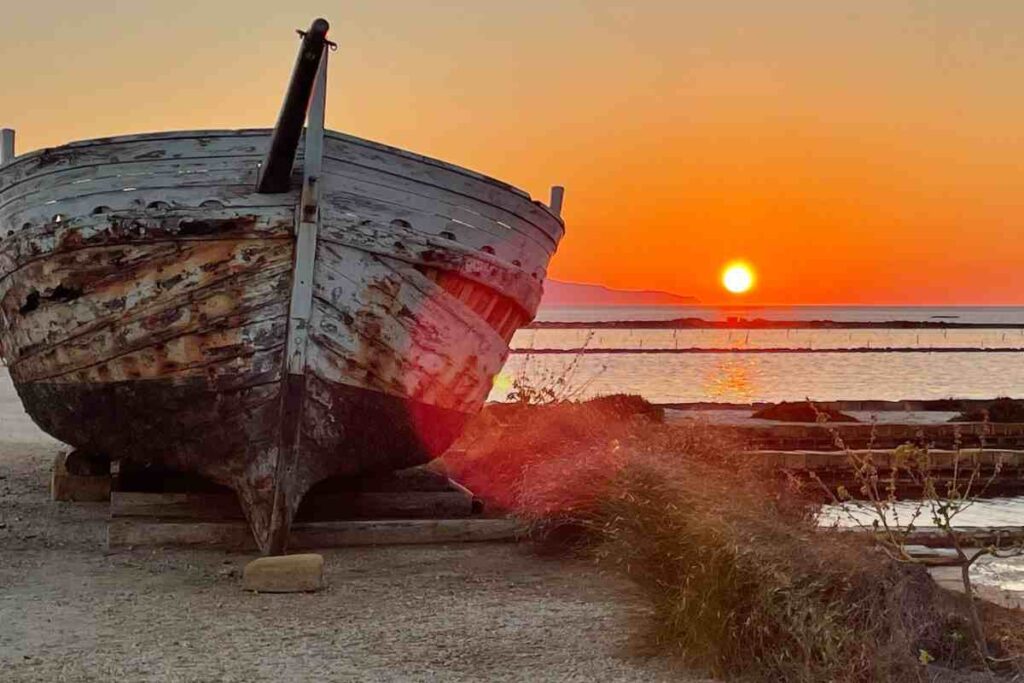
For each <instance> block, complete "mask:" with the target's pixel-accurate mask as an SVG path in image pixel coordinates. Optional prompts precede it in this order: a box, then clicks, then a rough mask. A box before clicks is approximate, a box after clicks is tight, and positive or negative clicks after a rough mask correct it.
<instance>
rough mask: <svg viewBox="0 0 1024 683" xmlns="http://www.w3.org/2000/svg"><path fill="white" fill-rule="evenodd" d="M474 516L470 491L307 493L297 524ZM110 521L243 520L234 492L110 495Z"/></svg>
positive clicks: (126, 493) (124, 493)
mask: <svg viewBox="0 0 1024 683" xmlns="http://www.w3.org/2000/svg"><path fill="white" fill-rule="evenodd" d="M475 513H476V510H474V499H473V495H472V494H471V493H469V492H468V491H465V490H464V489H463V490H456V491H437V492H434V491H428V492H415V491H411V492H408V493H373V492H357V491H349V492H344V493H311V494H310V495H309V496H308V497H307V498H306V500H304V501H303V503H302V505H301V506H300V507H299V512H298V515H297V517H296V521H309V522H317V521H325V520H337V519H421V518H432V519H445V518H457V517H469V516H471V515H473V514H475ZM110 516H111V517H113V518H126V517H151V518H156V519H164V520H179V519H180V520H186V519H191V520H206V521H226V520H243V519H245V516H244V515H243V513H242V508H241V506H240V505H239V504H238V498H237V497H236V496H235V494H234V493H136V492H130V491H114V492H113V493H112V494H110Z"/></svg>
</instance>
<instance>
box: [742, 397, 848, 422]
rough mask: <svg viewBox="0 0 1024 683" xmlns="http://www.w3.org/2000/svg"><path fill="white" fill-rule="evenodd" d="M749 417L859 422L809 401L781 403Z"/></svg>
mask: <svg viewBox="0 0 1024 683" xmlns="http://www.w3.org/2000/svg"><path fill="white" fill-rule="evenodd" d="M751 417H757V418H761V419H763V420H780V421H782V422H819V421H821V419H822V418H823V417H827V418H828V421H829V422H860V420H858V419H857V418H855V417H853V416H852V415H847V414H846V413H843V412H840V411H838V410H836V409H835V408H830V407H828V406H823V405H820V404H814V403H811V402H810V401H792V402H791V401H783V402H782V403H776V404H774V405H770V406H768V407H766V408H762V409H761V410H758V411H757V412H755V413H754V414H753V415H752V416H751Z"/></svg>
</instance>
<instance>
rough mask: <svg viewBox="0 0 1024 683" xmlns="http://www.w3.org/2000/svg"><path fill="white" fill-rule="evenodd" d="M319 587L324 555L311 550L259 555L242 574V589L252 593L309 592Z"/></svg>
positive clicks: (321, 583)
mask: <svg viewBox="0 0 1024 683" xmlns="http://www.w3.org/2000/svg"><path fill="white" fill-rule="evenodd" d="M323 586H324V558H323V556H322V555H316V554H313V553H308V554H303V555H278V556H276V557H260V558H258V559H255V560H253V561H252V562H250V563H249V564H247V565H245V570H244V571H243V573H242V588H244V589H245V590H247V591H253V592H256V593H311V592H313V591H318V590H320V589H321V588H323Z"/></svg>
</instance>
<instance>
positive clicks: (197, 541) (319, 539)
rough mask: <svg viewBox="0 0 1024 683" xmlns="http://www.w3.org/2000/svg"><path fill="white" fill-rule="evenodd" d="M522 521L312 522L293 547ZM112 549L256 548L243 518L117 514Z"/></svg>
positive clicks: (381, 540)
mask: <svg viewBox="0 0 1024 683" xmlns="http://www.w3.org/2000/svg"><path fill="white" fill-rule="evenodd" d="M522 536H523V526H522V524H521V523H520V522H518V521H516V520H513V519H438V520H433V519H431V520H427V519H414V520H380V521H344V522H310V523H306V524H296V525H294V526H293V527H292V531H291V537H290V542H289V545H290V547H292V548H305V549H313V548H336V547H343V546H361V545H409V544H424V543H472V542H483V541H513V540H517V539H518V538H520V537H522ZM107 545H108V547H109V548H111V549H113V548H125V547H141V546H182V545H184V546H215V547H218V548H225V549H230V550H252V549H255V547H256V544H255V543H254V542H253V539H252V534H251V532H250V531H249V527H248V525H247V524H245V523H244V522H192V521H190V522H181V521H171V522H160V521H150V520H145V519H112V520H110V524H109V526H108V527H107Z"/></svg>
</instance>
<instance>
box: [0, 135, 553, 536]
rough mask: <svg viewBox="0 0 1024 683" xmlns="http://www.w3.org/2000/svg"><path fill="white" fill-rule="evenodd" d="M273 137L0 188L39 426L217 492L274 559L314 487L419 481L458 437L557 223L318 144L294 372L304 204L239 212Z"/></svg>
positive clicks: (4, 253)
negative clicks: (319, 164)
mask: <svg viewBox="0 0 1024 683" xmlns="http://www.w3.org/2000/svg"><path fill="white" fill-rule="evenodd" d="M268 142H269V132H268V131H222V132H204V133H194V132H192V133H189V132H186V133H171V134H159V135H152V136H133V137H129V138H115V139H109V140H98V141H86V142H83V143H73V144H72V145H68V146H65V147H62V148H57V149H54V150H44V151H42V152H39V153H35V154H33V155H28V156H27V157H22V158H19V159H18V160H16V161H15V163H13V164H10V165H8V166H5V167H3V168H2V169H0V235H2V236H3V237H2V240H0V316H2V318H0V323H2V325H0V351H2V353H3V358H4V360H5V361H6V362H7V364H8V365H9V367H10V372H11V376H12V379H13V380H14V383H15V386H16V387H17V389H18V392H19V395H20V396H21V398H22V400H23V402H24V405H25V408H26V410H27V412H28V413H29V415H30V416H32V418H33V419H34V420H35V421H36V422H37V423H38V424H39V425H40V426H41V427H42V428H43V429H44V430H45V431H47V432H48V433H50V434H51V435H53V436H55V437H56V438H58V439H60V440H62V441H65V442H66V443H69V444H71V445H73V446H75V447H77V448H82V449H87V450H90V451H95V452H101V453H104V454H108V455H109V456H110V457H112V458H114V459H121V460H126V461H134V462H139V463H152V464H159V465H162V466H166V467H170V468H173V469H178V470H182V471H189V472H195V473H198V474H200V475H202V476H204V477H207V478H209V479H211V480H214V481H217V482H220V483H223V484H226V485H228V486H231V487H233V488H234V489H235V490H236V491H237V492H238V494H239V497H240V499H241V501H242V503H243V507H244V508H245V510H246V514H247V515H248V517H249V521H250V524H251V526H252V529H253V532H254V535H255V537H256V540H257V542H258V543H259V545H260V547H261V548H262V549H263V550H264V551H265V552H280V551H283V549H284V548H285V547H286V543H287V530H288V527H289V525H290V522H291V518H292V516H293V515H294V513H295V511H296V509H297V507H298V504H299V502H300V501H301V499H302V496H303V495H304V494H305V492H306V491H307V490H308V489H309V488H310V487H311V486H312V485H313V484H315V483H316V482H317V481H319V480H321V479H324V478H327V477H331V476H338V475H342V476H344V475H353V476H354V475H359V474H364V473H368V472H379V471H387V470H394V469H400V468H404V467H409V466H414V465H418V464H422V463H424V462H428V461H429V460H431V459H433V458H435V457H437V456H438V455H439V454H441V453H442V452H443V451H444V450H445V449H446V448H447V447H448V446H449V445H450V443H451V442H452V441H453V440H454V439H455V438H456V437H457V436H458V434H459V432H460V431H461V429H462V426H463V424H464V423H465V421H466V419H467V418H468V417H469V416H470V415H472V414H473V413H474V412H475V411H476V410H478V409H479V407H480V405H481V404H482V402H483V401H484V400H485V398H486V396H487V393H488V392H489V390H490V387H491V383H492V380H493V377H494V375H495V374H496V373H497V372H499V371H500V369H501V366H502V364H503V363H504V360H505V358H506V355H507V352H508V341H509V339H510V337H511V334H512V332H514V330H515V329H516V327H518V326H519V325H521V324H523V323H525V322H526V321H528V320H529V319H530V318H531V317H532V316H533V314H534V312H535V309H536V305H537V302H538V301H539V296H540V287H541V282H542V280H543V277H544V271H545V269H546V266H547V261H548V259H549V258H550V256H551V254H552V253H553V251H554V248H555V246H556V244H557V242H558V238H559V237H560V236H561V223H560V221H559V220H558V219H557V218H556V217H554V216H553V215H552V214H550V212H548V211H547V210H546V209H545V208H544V207H542V206H539V205H537V204H535V203H533V202H531V201H530V200H529V198H528V197H527V196H526V195H524V194H523V193H521V192H519V191H517V190H514V188H511V187H509V186H506V185H504V184H502V183H498V182H497V181H493V180H490V179H488V178H485V177H483V176H480V175H478V174H474V173H472V172H468V171H465V170H463V169H458V168H457V167H453V166H450V165H448V164H444V163H443V162H437V161H434V160H430V159H426V158H423V157H419V156H416V155H412V154H410V153H407V152H403V151H401V150H395V149H392V148H388V147H384V146H382V145H376V144H375V143H368V142H366V141H362V140H358V139H356V138H350V137H347V136H342V135H339V134H329V135H328V137H327V141H326V146H325V147H326V152H325V158H324V166H323V168H324V177H323V182H322V189H321V192H322V204H321V210H320V217H319V223H318V229H319V237H318V241H317V244H316V250H315V258H314V264H313V283H312V286H313V303H312V310H311V311H310V314H309V316H308V319H307V320H306V321H304V323H303V325H304V327H303V333H304V336H305V338H306V339H307V341H306V343H305V354H304V358H303V362H302V365H301V367H299V368H298V370H297V371H296V368H294V367H291V366H289V363H288V358H286V355H287V351H288V348H289V345H290V334H291V333H290V331H289V315H290V311H291V307H292V306H293V304H292V300H291V293H292V288H293V283H294V280H295V278H296V275H295V273H296V267H297V266H296V263H295V258H296V256H295V253H296V249H295V238H294V226H295V218H296V205H297V203H298V196H297V192H291V193H286V194H282V195H258V194H255V193H254V191H253V189H252V188H253V185H254V182H255V174H256V161H257V160H258V159H259V158H260V157H261V156H262V154H263V152H264V151H265V148H266V145H267V144H268ZM299 166H300V170H301V160H300V163H299ZM298 172H299V171H297V173H298Z"/></svg>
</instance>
